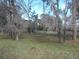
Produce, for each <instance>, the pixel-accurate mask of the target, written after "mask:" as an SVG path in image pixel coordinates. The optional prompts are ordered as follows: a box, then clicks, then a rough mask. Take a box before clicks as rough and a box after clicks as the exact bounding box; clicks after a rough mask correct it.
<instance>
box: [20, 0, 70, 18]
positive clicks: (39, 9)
mask: <svg viewBox="0 0 79 59" xmlns="http://www.w3.org/2000/svg"><path fill="white" fill-rule="evenodd" d="M24 1H25V2H26V4H27V0H24ZM64 2H65V0H60V3H59V5H60V8H61V9H62V10H63V9H64V8H65V3H64ZM31 7H32V10H31V11H32V12H33V11H35V12H36V14H38V16H39V18H40V15H41V14H42V13H43V2H42V1H41V0H35V1H34V2H33V3H32V6H31ZM49 8H50V7H49ZM49 8H48V9H49ZM52 13H53V12H51V14H52ZM68 13H70V12H68ZM22 17H23V18H25V19H27V17H26V14H23V15H22Z"/></svg>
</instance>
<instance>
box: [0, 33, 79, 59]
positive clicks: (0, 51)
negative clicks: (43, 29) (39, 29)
mask: <svg viewBox="0 0 79 59" xmlns="http://www.w3.org/2000/svg"><path fill="white" fill-rule="evenodd" d="M0 59H79V44H74V45H72V44H67V43H64V44H60V43H58V42H57V38H56V37H55V36H53V35H48V34H31V35H30V34H24V35H22V36H21V39H20V40H19V41H16V40H12V39H10V38H8V37H6V36H3V35H0Z"/></svg>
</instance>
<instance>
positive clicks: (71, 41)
mask: <svg viewBox="0 0 79 59" xmlns="http://www.w3.org/2000/svg"><path fill="white" fill-rule="evenodd" d="M65 43H67V44H71V45H74V44H79V40H66V41H65Z"/></svg>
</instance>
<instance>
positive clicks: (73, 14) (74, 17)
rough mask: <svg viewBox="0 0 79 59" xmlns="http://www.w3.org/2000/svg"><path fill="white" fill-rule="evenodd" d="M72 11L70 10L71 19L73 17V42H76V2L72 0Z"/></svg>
mask: <svg viewBox="0 0 79 59" xmlns="http://www.w3.org/2000/svg"><path fill="white" fill-rule="evenodd" d="M72 4H73V9H72V17H73V40H76V36H77V27H76V2H75V0H72Z"/></svg>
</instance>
